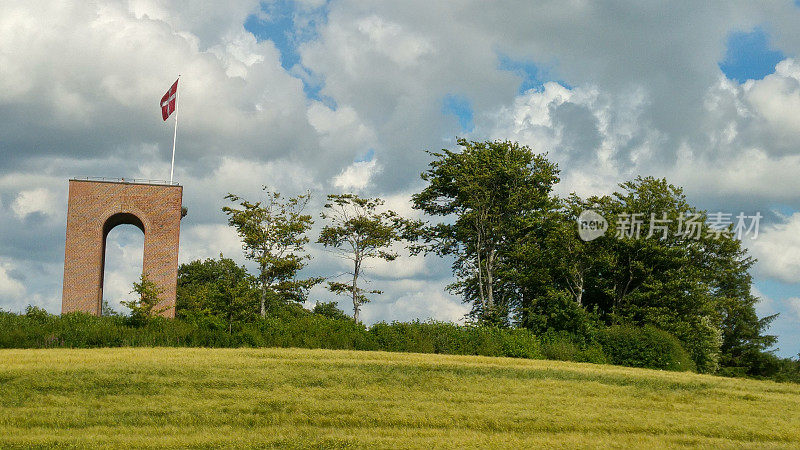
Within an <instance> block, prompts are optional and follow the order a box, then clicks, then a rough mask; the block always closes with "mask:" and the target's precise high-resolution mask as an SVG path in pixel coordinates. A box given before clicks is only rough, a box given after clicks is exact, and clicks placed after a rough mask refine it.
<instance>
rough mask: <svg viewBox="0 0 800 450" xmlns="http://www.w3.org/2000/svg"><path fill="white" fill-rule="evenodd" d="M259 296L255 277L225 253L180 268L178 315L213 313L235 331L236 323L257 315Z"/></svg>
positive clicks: (195, 315) (182, 265) (192, 315)
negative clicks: (224, 254)
mask: <svg viewBox="0 0 800 450" xmlns="http://www.w3.org/2000/svg"><path fill="white" fill-rule="evenodd" d="M259 297H260V295H259V289H258V287H257V280H256V279H255V277H253V276H252V275H250V274H248V273H247V270H246V269H245V268H244V267H243V266H239V265H237V264H236V263H235V262H234V261H233V260H232V259H230V258H225V257H223V256H222V254H220V256H219V259H211V258H209V259H206V260H204V261H201V260H196V261H192V262H190V263H188V264H181V266H180V268H178V295H177V303H176V313H177V315H178V317H181V318H193V317H197V316H214V317H217V318H219V319H220V320H222V321H224V322H225V324H226V326H227V328H228V332H232V330H233V324H234V323H237V322H245V321H248V320H250V319H252V318H254V317H257V315H258V306H259Z"/></svg>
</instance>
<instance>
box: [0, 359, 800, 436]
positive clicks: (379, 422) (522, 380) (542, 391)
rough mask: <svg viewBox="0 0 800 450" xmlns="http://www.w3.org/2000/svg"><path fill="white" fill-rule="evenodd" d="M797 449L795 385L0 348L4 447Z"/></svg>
mask: <svg viewBox="0 0 800 450" xmlns="http://www.w3.org/2000/svg"><path fill="white" fill-rule="evenodd" d="M54 445H59V446H80V447H89V446H91V447H97V446H104V447H128V448H129V447H161V446H167V447H178V446H196V447H218V446H227V447H231V446H238V447H244V446H281V447H284V446H289V447H309V446H311V447H321V448H329V447H429V448H430V447H494V446H497V447H522V446H526V447H531V446H552V447H576V446H577V447H630V446H638V447H664V446H715V447H717V446H718V447H793V448H797V447H800V385H796V384H788V383H787V384H778V383H773V382H761V381H753V380H742V379H726V378H719V377H712V376H704V375H696V374H690V373H676V372H660V371H653V370H643V369H631V368H624V367H615V366H601V365H592V364H576V363H565V362H555V361H542V360H522V359H508V358H488V357H471V356H442V355H421V354H402V353H382V352H350V351H327V350H297V349H193V348H155V349H147V348H121V349H90V350H62V349H54V350H2V351H0V447H3V448H6V447H14V446H21V447H30V446H54Z"/></svg>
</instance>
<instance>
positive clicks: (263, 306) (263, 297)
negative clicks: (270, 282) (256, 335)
mask: <svg viewBox="0 0 800 450" xmlns="http://www.w3.org/2000/svg"><path fill="white" fill-rule="evenodd" d="M261 317H262V318H264V317H267V287H266V286H264V285H263V284H262V285H261Z"/></svg>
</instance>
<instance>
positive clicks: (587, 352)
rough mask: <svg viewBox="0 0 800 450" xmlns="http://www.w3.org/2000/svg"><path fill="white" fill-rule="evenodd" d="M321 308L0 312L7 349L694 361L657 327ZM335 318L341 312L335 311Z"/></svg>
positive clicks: (673, 364) (0, 340)
mask: <svg viewBox="0 0 800 450" xmlns="http://www.w3.org/2000/svg"><path fill="white" fill-rule="evenodd" d="M315 309H317V310H318V312H316V313H315V312H311V311H308V310H306V309H304V308H302V307H300V306H297V305H285V306H281V307H274V306H273V308H272V309H270V310H268V311H267V313H268V314H267V318H261V317H260V316H259V315H258V314H254V316H255V317H254V319H253V320H252V321H250V322H241V323H240V322H237V323H235V324H234V325H233V326H231V325H230V324H229V323H228V322H226V320H225V318H224V316H223V317H220V316H215V315H182V316H183V317H185V318H184V319H176V320H169V319H164V318H161V317H154V318H151V319H149V320H147V321H145V322H142V321H140V320H138V319H135V318H133V317H130V316H128V317H126V316H119V315H117V316H109V317H95V316H93V315H88V314H83V313H69V314H63V315H60V316H58V315H52V314H49V313H47V312H46V311H44V310H42V309H39V308H35V307H29V308H28V310H27V311H26V314H13V313H7V312H0V329H2V330H5V331H4V332H3V333H0V348H54V347H67V348H93V347H125V346H130V347H153V346H162V347H242V346H245V347H299V348H326V349H342V350H384V351H391V352H414V353H439V354H451V355H482V356H507V357H513V358H549V359H560V360H568V361H580V362H598V363H608V362H611V363H615V364H621V365H629V366H634V367H649V368H654V369H666V370H689V369H691V368H692V366H691V360H689V359H688V356H687V354H686V351H685V350H683V348H682V347H681V346H680V344H679V343H678V342H677V340H676V339H675V338H674V337H672V336H670V335H669V334H668V333H665V332H663V331H659V330H655V329H644V330H642V329H634V328H626V329H616V328H609V329H606V330H604V331H602V332H601V333H599V334H598V340H597V341H596V342H592V343H591V344H590V345H585V344H580V343H576V342H575V341H574V339H573V337H572V336H571V335H568V334H562V335H548V336H545V337H543V338H541V339H540V338H539V337H537V336H536V335H534V334H533V333H532V332H530V331H529V330H526V329H524V328H498V327H492V326H470V325H468V326H459V325H455V324H452V323H442V322H411V323H403V322H392V323H378V324H375V325H373V326H371V327H369V328H367V327H365V326H363V325H362V324H359V323H356V322H354V321H353V320H352V319H350V318H349V317H347V316H346V315H345V314H344V313H343V312H341V311H338V310H336V309H335V308H334V307H333V306H332V305H330V304H327V305H324V304H323V305H320V306H318V307H317V308H315ZM332 316H333V317H332Z"/></svg>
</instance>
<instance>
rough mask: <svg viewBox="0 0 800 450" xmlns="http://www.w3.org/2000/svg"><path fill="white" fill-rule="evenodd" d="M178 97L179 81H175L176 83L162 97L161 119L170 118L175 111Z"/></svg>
mask: <svg viewBox="0 0 800 450" xmlns="http://www.w3.org/2000/svg"><path fill="white" fill-rule="evenodd" d="M177 96H178V80H175V83H173V84H172V87H170V88H169V90H168V91H167V93H166V94H164V96H163V97H161V118H162V119H164V120H167V117H169V116H170V114H172V113H173V112H174V111H175V97H177Z"/></svg>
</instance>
